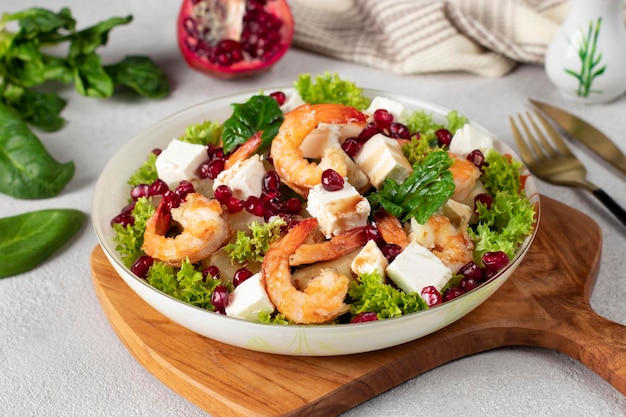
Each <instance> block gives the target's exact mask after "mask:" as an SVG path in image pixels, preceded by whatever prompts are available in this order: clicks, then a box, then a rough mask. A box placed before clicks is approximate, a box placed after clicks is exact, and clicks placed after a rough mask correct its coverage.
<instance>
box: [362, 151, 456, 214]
mask: <svg viewBox="0 0 626 417" xmlns="http://www.w3.org/2000/svg"><path fill="white" fill-rule="evenodd" d="M452 162H453V161H452V159H451V158H450V157H449V156H448V154H447V152H445V151H433V152H431V153H429V154H428V155H427V156H426V158H425V159H424V160H423V161H422V162H420V163H416V164H414V165H413V172H412V173H411V175H409V176H408V177H407V179H405V180H404V181H403V182H402V183H398V182H397V181H395V180H393V179H391V178H387V179H385V181H384V182H383V185H382V187H381V188H380V190H378V191H377V192H374V193H371V194H370V195H369V196H368V197H367V198H368V200H369V201H370V204H371V205H372V207H373V208H377V207H380V206H382V208H383V209H385V210H386V211H387V212H388V213H389V214H391V215H393V216H396V217H398V218H400V219H401V220H402V221H403V222H405V221H407V220H409V219H410V218H411V217H413V218H415V220H416V221H417V222H418V223H420V224H425V223H426V221H427V220H428V218H429V217H430V216H431V215H432V214H433V213H435V212H436V211H437V210H438V209H439V207H441V206H442V205H443V204H444V203H445V202H446V201H448V199H449V198H450V197H451V196H452V194H453V193H454V179H453V177H452V173H451V172H450V171H448V168H450V166H452Z"/></svg>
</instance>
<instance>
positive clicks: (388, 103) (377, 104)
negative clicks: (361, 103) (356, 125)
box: [365, 96, 404, 122]
mask: <svg viewBox="0 0 626 417" xmlns="http://www.w3.org/2000/svg"><path fill="white" fill-rule="evenodd" d="M378 109H385V110H387V111H388V112H389V113H391V114H392V115H393V121H394V122H399V121H400V119H401V117H402V114H403V113H404V105H403V104H402V103H399V102H397V101H395V100H391V99H390V98H387V97H379V96H377V97H374V99H373V100H372V102H371V103H370V105H369V107H368V108H367V110H365V113H367V114H374V112H375V111H376V110H378Z"/></svg>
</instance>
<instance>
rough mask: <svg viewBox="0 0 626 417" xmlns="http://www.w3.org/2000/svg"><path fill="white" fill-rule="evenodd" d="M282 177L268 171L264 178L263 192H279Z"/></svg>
mask: <svg viewBox="0 0 626 417" xmlns="http://www.w3.org/2000/svg"><path fill="white" fill-rule="evenodd" d="M279 187H280V177H279V176H278V173H277V172H276V171H268V172H267V173H266V174H265V176H264V177H263V191H278V188H279Z"/></svg>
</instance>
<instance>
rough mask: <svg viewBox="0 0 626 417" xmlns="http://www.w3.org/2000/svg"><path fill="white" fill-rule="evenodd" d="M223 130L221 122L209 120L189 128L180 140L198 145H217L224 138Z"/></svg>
mask: <svg viewBox="0 0 626 417" xmlns="http://www.w3.org/2000/svg"><path fill="white" fill-rule="evenodd" d="M222 129H223V127H222V125H221V124H220V123H219V122H216V121H211V120H207V121H204V122H202V123H196V124H193V125H189V126H187V127H186V128H185V132H184V133H183V134H182V135H181V136H180V137H179V138H178V140H181V141H183V142H189V143H193V144H196V145H209V144H212V145H217V144H218V143H219V141H220V139H221V137H222Z"/></svg>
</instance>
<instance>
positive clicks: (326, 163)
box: [318, 148, 371, 193]
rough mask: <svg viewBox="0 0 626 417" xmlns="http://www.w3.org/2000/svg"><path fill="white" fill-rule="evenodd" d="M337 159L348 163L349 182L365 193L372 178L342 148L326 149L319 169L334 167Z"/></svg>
mask: <svg viewBox="0 0 626 417" xmlns="http://www.w3.org/2000/svg"><path fill="white" fill-rule="evenodd" d="M337 161H343V163H344V164H345V165H346V170H347V171H348V172H347V177H348V182H349V183H350V184H352V185H353V186H354V188H356V189H357V190H358V191H359V192H360V193H364V192H365V191H367V190H368V189H369V188H370V187H371V184H370V180H369V178H368V177H367V175H365V173H364V172H363V170H361V168H359V166H358V165H357V164H356V162H354V160H353V159H352V158H350V157H349V156H348V154H347V153H345V152H344V151H343V149H341V148H326V149H324V153H323V158H322V160H321V161H320V163H319V165H318V166H319V169H320V170H321V171H322V172H324V171H325V170H326V169H334V168H335V166H334V164H336V163H337Z"/></svg>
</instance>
